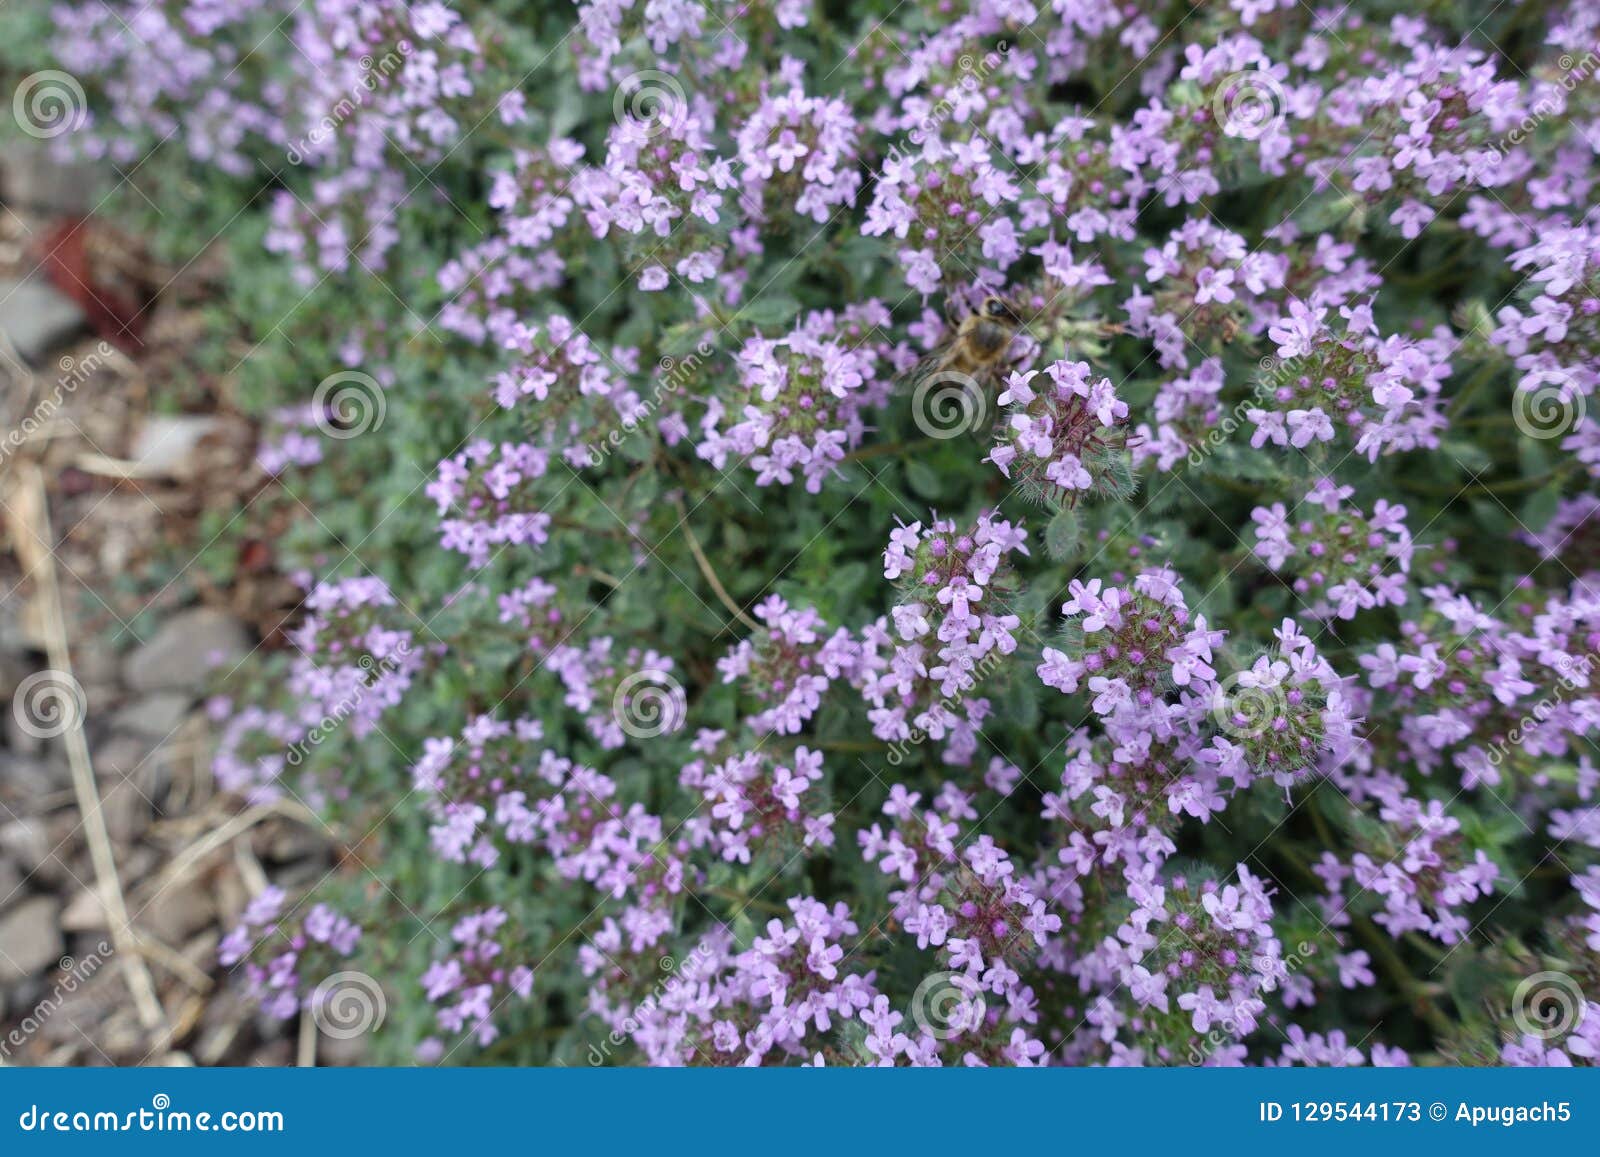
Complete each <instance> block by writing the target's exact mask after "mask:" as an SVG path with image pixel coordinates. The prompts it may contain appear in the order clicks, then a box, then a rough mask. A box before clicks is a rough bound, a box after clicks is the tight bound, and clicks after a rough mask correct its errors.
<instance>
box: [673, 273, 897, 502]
mask: <svg viewBox="0 0 1600 1157" xmlns="http://www.w3.org/2000/svg"><path fill="white" fill-rule="evenodd" d="M875 315H876V316H882V315H883V310H882V307H881V306H877V305H875V304H872V303H869V304H868V305H867V306H865V307H862V308H860V309H854V310H851V311H848V312H847V313H846V314H845V315H844V316H835V315H834V314H833V313H831V312H828V311H823V312H818V313H813V314H809V315H807V317H806V318H805V319H804V320H803V321H802V322H801V323H800V325H799V327H798V328H796V329H795V330H793V331H792V332H791V333H788V334H786V335H785V336H783V337H780V338H764V337H756V338H751V339H750V340H749V341H747V342H745V343H744V346H743V347H742V348H741V349H740V350H739V354H738V358H737V363H738V373H739V391H740V392H739V393H738V394H737V396H736V397H735V398H733V399H731V400H730V401H729V402H728V403H724V402H723V401H722V400H721V399H720V398H716V397H713V398H712V399H711V400H710V402H709V404H708V405H707V407H706V413H705V416H704V417H703V418H702V419H701V423H700V425H701V432H702V437H701V440H700V442H699V444H698V445H697V446H696V450H697V451H698V453H699V454H700V456H701V457H702V458H704V459H705V460H706V461H708V462H710V463H711V464H712V465H713V466H715V467H716V468H717V469H718V470H723V469H725V468H727V466H728V465H729V463H730V462H734V461H737V462H738V463H746V462H747V463H748V464H749V466H750V467H751V469H753V470H755V472H756V483H757V485H760V486H769V485H771V484H772V483H774V482H778V483H781V484H783V485H785V486H787V485H789V484H790V483H792V482H793V481H795V478H796V476H797V475H798V476H799V477H801V478H803V479H804V481H805V488H806V490H807V491H809V492H811V493H813V494H815V493H816V492H817V491H818V490H820V489H821V488H822V483H823V481H824V480H825V479H827V478H828V477H829V476H830V475H832V474H835V473H837V472H838V469H839V463H840V462H842V461H844V457H845V453H846V451H848V450H852V449H854V448H855V447H856V446H858V445H859V444H860V442H861V438H862V436H863V434H864V433H865V432H866V424H865V416H864V415H865V413H866V411H867V409H868V408H869V407H871V406H874V405H878V404H881V402H882V401H883V399H884V396H885V384H884V383H883V382H882V381H880V380H879V379H878V353H877V350H876V347H875V346H874V344H873V343H871V342H869V341H866V340H864V339H865V338H866V336H867V334H868V333H869V332H870V331H869V330H867V329H866V327H868V326H870V325H872V324H874V323H873V321H872V320H871V319H872V318H873V317H874V316H875Z"/></svg>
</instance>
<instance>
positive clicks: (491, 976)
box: [422, 908, 533, 1056]
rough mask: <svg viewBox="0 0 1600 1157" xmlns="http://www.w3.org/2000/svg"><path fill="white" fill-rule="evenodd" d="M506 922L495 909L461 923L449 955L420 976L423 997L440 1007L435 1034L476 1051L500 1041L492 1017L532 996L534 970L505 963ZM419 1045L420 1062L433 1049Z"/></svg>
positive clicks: (454, 931) (510, 934) (453, 930)
mask: <svg viewBox="0 0 1600 1157" xmlns="http://www.w3.org/2000/svg"><path fill="white" fill-rule="evenodd" d="M508 919H509V917H507V916H506V914H505V912H504V911H503V910H501V909H499V908H485V909H483V910H482V911H481V912H472V913H469V914H468V915H466V916H463V917H461V919H459V920H457V921H456V923H455V925H454V926H453V927H452V928H451V929H450V939H451V940H453V941H455V947H454V949H453V950H452V951H451V953H450V955H448V956H446V957H445V958H444V959H443V960H435V961H434V962H433V963H432V964H431V965H429V966H428V970H427V971H426V972H424V973H423V974H422V991H423V995H424V996H426V997H427V999H428V1000H429V1001H431V1002H432V1003H434V1004H436V1005H438V1006H439V1011H438V1021H439V1028H440V1029H442V1030H443V1031H444V1032H447V1033H450V1034H452V1035H461V1034H466V1035H469V1036H470V1037H472V1038H473V1039H474V1040H475V1041H476V1042H477V1043H478V1045H479V1046H480V1047H482V1046H484V1045H488V1044H491V1043H493V1041H494V1039H495V1038H496V1037H498V1036H499V1035H500V1030H499V1029H498V1028H497V1027H496V1026H495V1023H494V1017H495V1014H496V1013H498V1012H499V1011H500V1007H501V1005H503V1004H504V1003H505V1002H506V1001H508V1000H510V999H511V998H512V997H517V998H518V999H520V1000H527V999H529V998H530V997H531V996H532V995H533V969H531V968H529V967H528V966H527V965H526V964H513V963H511V960H510V959H508V958H507V952H508V945H507V942H508V940H513V939H514V933H513V932H511V931H510V930H505V931H502V930H503V929H505V926H506V921H507V920H508ZM512 959H514V957H513V958H512ZM424 1044H425V1046H426V1047H425V1051H424V1053H423V1055H424V1056H426V1055H427V1054H428V1052H431V1051H433V1049H434V1048H436V1047H437V1044H436V1043H433V1044H430V1042H424Z"/></svg>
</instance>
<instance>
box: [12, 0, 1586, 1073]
mask: <svg viewBox="0 0 1600 1157" xmlns="http://www.w3.org/2000/svg"><path fill="white" fill-rule="evenodd" d="M6 19H7V20H9V21H11V22H12V26H13V28H14V29H15V28H22V26H23V25H26V30H25V34H27V35H31V36H32V37H34V39H33V43H35V44H38V43H41V42H44V41H46V40H47V41H48V43H49V44H50V46H51V53H52V55H53V58H54V60H53V65H52V67H51V68H49V69H47V70H38V68H37V58H35V59H34V60H33V61H32V62H31V63H30V64H28V65H26V66H23V65H20V64H19V62H18V61H17V60H15V59H11V60H10V61H9V67H10V68H11V69H12V70H13V71H19V72H25V73H26V75H25V76H21V77H20V78H19V81H18V87H17V89H16V100H15V109H14V111H15V113H16V115H17V117H18V119H19V122H20V123H22V124H23V126H24V128H25V129H30V130H31V135H34V136H42V137H45V138H48V139H50V140H51V141H52V143H53V146H54V147H57V148H60V149H62V150H65V151H69V152H74V153H78V154H85V153H87V154H89V155H92V156H97V157H101V158H104V159H106V160H107V161H108V162H109V163H110V164H111V165H113V166H115V167H116V171H117V172H118V174H119V175H120V176H121V177H122V178H123V180H122V182H121V184H120V185H119V187H118V190H117V194H116V196H115V198H114V208H115V210H116V211H117V212H118V213H119V214H121V215H122V217H123V218H124V219H125V220H127V221H130V222H134V223H137V226H138V227H139V228H141V229H142V230H143V231H144V232H145V234H146V235H148V236H149V237H150V238H151V240H152V244H154V245H156V246H158V247H165V248H166V249H167V250H169V251H170V252H172V253H174V254H178V255H184V256H186V255H188V254H189V253H192V252H193V251H195V250H196V249H197V248H199V247H201V246H207V245H224V246H226V248H227V251H228V256H229V269H230V274H229V291H228V293H227V295H226V297H225V299H224V300H219V301H218V302H217V303H216V305H215V315H216V316H215V325H214V338H213V341H212V343H211V345H210V346H209V347H208V349H207V350H206V351H204V353H203V355H202V358H209V362H208V363H207V364H206V369H207V372H211V373H215V374H219V375H226V376H227V377H229V378H230V379H231V380H232V381H233V382H234V383H235V385H236V389H237V391H238V394H239V396H240V398H241V399H242V401H243V404H244V405H246V406H247V407H248V408H249V409H250V410H251V412H252V413H254V414H255V415H256V416H257V417H258V418H259V421H260V423H261V428H262V442H261V446H260V450H259V455H258V459H259V465H260V468H262V469H263V470H265V471H267V472H268V473H270V474H271V475H273V476H274V477H275V478H276V480H277V484H276V485H275V486H274V487H272V488H270V489H268V490H267V491H264V492H263V496H262V498H261V499H260V502H261V503H263V504H264V505H274V504H275V505H276V506H277V507H278V508H279V509H283V508H292V509H293V510H294V511H295V514H296V517H295V519H294V520H293V530H292V531H291V532H290V533H289V534H288V535H286V536H285V537H283V538H281V539H280V540H278V541H276V542H275V543H274V544H273V549H274V551H275V555H276V558H277V560H278V564H279V565H280V566H282V567H283V568H284V569H285V570H287V571H289V572H290V573H292V574H293V575H294V576H295V578H296V580H297V582H299V584H300V588H301V590H302V591H303V600H302V602H301V604H300V605H299V606H298V607H297V608H296V610H295V612H294V614H293V616H292V618H291V620H290V621H289V622H288V623H286V626H285V631H284V634H283V636H282V638H281V640H279V641H277V642H276V643H275V645H273V646H269V647H265V648H263V649H262V650H261V651H260V652H259V653H258V654H257V655H256V657H255V658H254V659H253V660H252V662H251V663H250V664H249V665H248V666H247V667H246V668H245V669H243V670H241V671H239V672H235V673H233V674H232V675H231V676H230V677H229V678H228V679H227V680H226V681H222V680H219V684H218V686H217V687H216V694H215V698H214V699H213V700H212V703H211V709H212V710H211V713H212V718H213V719H214V721H215V731H216V735H217V750H216V754H215V763H214V770H215V774H216V777H217V780H218V783H219V784H220V785H221V786H222V787H223V788H224V789H225V790H227V791H229V792H233V793H236V794H237V795H238V796H239V797H240V799H241V800H242V801H246V802H251V803H259V802H262V801H267V800H271V799H275V798H282V797H290V798H293V799H296V800H300V801H305V802H307V803H309V804H311V805H312V806H314V807H315V808H316V809H317V810H318V812H319V813H320V814H321V815H322V816H323V817H324V818H325V819H326V820H327V822H328V823H329V824H330V825H332V826H333V827H334V828H335V829H336V830H337V831H339V832H340V833H342V835H341V838H342V839H343V841H344V842H345V844H346V845H347V846H348V848H349V853H348V854H347V855H346V857H345V858H344V861H343V865H342V868H341V869H340V870H338V871H335V872H334V873H331V874H330V875H329V877H328V878H327V879H326V880H324V881H322V882H321V883H320V884H318V885H317V886H316V887H315V888H311V889H309V890H307V889H300V890H297V891H295V892H285V891H283V890H280V889H278V888H276V887H269V888H268V889H267V890H264V891H262V892H261V893H260V894H259V895H257V896H256V898H255V900H254V901H253V902H252V904H251V906H250V908H249V910H248V911H247V912H246V913H245V915H244V918H243V920H242V922H241V923H240V925H239V926H238V928H237V929H236V931H235V932H234V933H233V934H232V935H231V936H230V937H229V938H228V939H227V940H226V941H225V943H224V945H223V948H222V953H223V962H224V963H225V964H227V965H228V966H230V967H231V969H232V971H233V974H234V977H235V980H236V983H238V984H239V985H241V986H244V988H245V989H246V990H248V991H249V992H251V993H252V994H254V995H255V996H257V997H258V998H259V1000H260V1003H261V1007H262V1010H263V1013H264V1014H265V1015H268V1016H271V1017H275V1018H281V1019H285V1020H290V1019H298V1018H301V1017H309V1018H311V1019H312V1020H313V1022H314V1023H315V1024H316V1025H317V1027H318V1029H319V1030H320V1031H322V1032H325V1033H328V1034H330V1035H336V1034H338V1033H345V1032H361V1033H365V1034H368V1035H369V1036H370V1043H371V1047H372V1048H373V1049H374V1050H375V1052H374V1054H373V1055H374V1056H376V1057H377V1058H378V1059H381V1060H384V1061H388V1062H394V1063H408V1062H412V1061H417V1062H421V1063H429V1064H434V1063H448V1064H461V1063H501V1064H548V1063H557V1062H559V1063H564V1064H574V1065H576V1064H641V1063H646V1064H654V1065H755V1064H828V1065H839V1064H843V1065H889V1064H911V1065H936V1064H944V1065H962V1064H967V1065H980V1064H981V1065H1038V1064H1069V1065H1081V1064H1114V1065H1190V1064H1205V1065H1237V1064H1252V1065H1282V1064H1295V1065H1346V1064H1374V1065H1395V1064H1408V1063H1459V1064H1484V1065H1500V1064H1506V1065H1532V1064H1560V1065H1566V1064H1590V1063H1592V1062H1593V1061H1594V1060H1595V1057H1596V1054H1597V1050H1600V1004H1597V1002H1600V854H1597V853H1600V812H1597V810H1596V808H1597V804H1600V800H1597V799H1596V798H1595V797H1596V791H1597V789H1600V770H1597V769H1596V766H1595V764H1594V760H1593V757H1594V749H1593V742H1594V736H1595V730H1596V728H1597V727H1600V694H1597V693H1596V690H1595V680H1596V678H1597V677H1600V676H1597V673H1596V670H1595V659H1596V655H1597V649H1600V580H1597V579H1596V577H1595V572H1596V567H1597V565H1600V563H1597V559H1600V554H1597V552H1596V547H1597V545H1600V521H1597V520H1596V517H1595V514H1596V510H1597V509H1600V500H1597V498H1596V486H1595V479H1596V476H1597V475H1600V426H1597V424H1596V418H1595V416H1594V415H1592V414H1590V413H1589V412H1588V411H1589V404H1590V401H1591V399H1592V397H1593V394H1594V390H1595V386H1596V383H1597V381H1600V377H1597V373H1600V283H1597V281H1596V273H1597V270H1600V216H1597V214H1596V213H1595V211H1594V208H1593V203H1594V197H1593V189H1594V185H1595V181H1596V177H1597V175H1600V167H1597V163H1596V150H1597V148H1600V80H1597V77H1596V73H1597V71H1600V4H1596V3H1593V2H1592V0H1576V2H1574V3H1571V4H1542V3H1524V4H1516V5H1504V6H1502V5H1498V4H1490V3H1483V4H1466V5H1463V4H1445V3H1421V4H1410V5H1400V4H1394V3H1388V2H1386V0H1357V2H1355V3H1350V4H1345V5H1341V4H1338V3H1327V4H1307V3H1303V2H1301V0H1215V2H1206V3H1201V4H1193V5H1191V4H1188V3H1152V2H1148V0H1139V2H1127V3H1114V2H1111V0H1051V2H1049V3H1045V2H1038V3H1031V2H1028V0H972V2H970V3H968V2H965V0H944V2H936V0H914V2H911V3H899V4H891V3H889V2H888V0H871V2H869V3H865V4H859V3H825V4H819V3H813V2H808V0H751V2H748V3H733V2H729V3H700V2H696V0H653V2H651V3H648V4H634V3H632V2H631V0H601V2H596V3H582V4H578V5H577V6H575V7H569V6H567V5H563V4H556V3H551V4H547V5H540V6H530V5H525V4H521V3H512V2H509V0H508V2H505V3H498V2H494V0H461V2H458V3H454V4H445V3H441V2H436V0H428V2H423V3H413V4H409V5H408V4H405V3H401V2H400V0H372V2H367V3H357V2H355V0H307V2H304V3H298V4H295V3H290V2H289V0H249V2H239V3H217V2H215V0H103V2H102V0H92V2H91V0H84V2H81V3H80V2H76V0H66V2H61V3H57V4H56V5H55V6H54V8H53V9H52V10H51V11H50V12H48V13H37V12H30V13H10V14H8V15H7V17H6ZM7 40H8V43H13V44H15V43H18V42H19V40H18V37H15V36H13V37H8V38H7ZM9 51H14V50H8V52H9ZM30 69H31V70H32V71H29V70H30ZM251 518H252V515H251V513H250V512H248V511H240V512H238V513H237V514H235V515H234V516H232V517H226V518H218V519H217V523H216V525H215V526H214V527H213V528H212V529H213V530H214V533H215V535H216V538H217V540H218V541H219V542H221V543H223V544H226V543H228V542H230V541H232V540H233V539H234V538H235V537H236V536H237V535H238V534H239V533H240V532H241V528H242V527H243V526H247V525H249V524H250V520H251ZM233 557H235V555H233V554H230V553H228V552H227V551H225V550H223V549H221V548H220V547H219V548H218V550H216V551H214V552H208V553H206V554H203V555H202V557H201V559H200V560H199V562H198V564H197V565H199V566H201V567H212V568H218V569H220V570H225V569H226V568H227V567H228V566H229V565H231V564H230V561H229V560H230V559H232V558H233Z"/></svg>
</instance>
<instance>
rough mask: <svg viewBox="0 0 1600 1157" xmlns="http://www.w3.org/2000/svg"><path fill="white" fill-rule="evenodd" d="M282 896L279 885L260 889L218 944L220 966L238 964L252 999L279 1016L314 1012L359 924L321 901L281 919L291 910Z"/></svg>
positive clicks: (346, 954) (352, 943)
mask: <svg viewBox="0 0 1600 1157" xmlns="http://www.w3.org/2000/svg"><path fill="white" fill-rule="evenodd" d="M286 900H287V897H286V896H285V895H284V892H283V890H282V889H281V888H276V887H272V886H270V885H269V886H268V887H266V888H264V889H262V891H261V892H260V893H259V894H258V895H257V896H256V897H255V898H254V899H253V900H251V901H250V903H249V905H248V906H247V907H246V908H245V910H244V912H243V913H242V914H241V915H240V917H239V923H238V925H237V926H236V927H235V928H234V929H233V931H232V932H229V933H228V935H227V936H225V937H223V939H222V943H221V944H220V945H218V947H217V959H218V960H219V961H220V963H221V964H222V965H223V967H225V968H234V967H237V966H240V965H242V966H243V971H244V977H245V982H246V988H247V991H248V992H249V994H250V996H251V998H252V999H254V1000H255V1001H257V1002H258V1003H259V1004H260V1005H261V1009H262V1011H263V1012H265V1013H266V1014H267V1015H268V1016H273V1017H277V1018H278V1019H279V1020H289V1019H290V1018H292V1017H294V1016H297V1015H298V1014H299V1013H300V1011H301V1010H302V1009H305V1010H308V1011H315V1010H316V1008H317V1007H318V1002H319V1001H320V1000H324V999H326V998H327V995H328V994H327V993H326V992H325V991H323V989H322V985H323V982H324V981H326V980H327V979H328V978H329V977H330V975H332V974H333V973H335V972H337V971H338V970H339V968H340V967H341V965H340V962H341V961H343V960H345V959H347V958H348V957H350V956H351V955H352V954H353V953H354V952H355V950H356V945H357V944H358V943H359V942H360V940H361V927H360V926H359V925H358V924H356V923H354V922H353V921H351V920H350V919H349V918H348V917H346V916H343V915H340V914H339V913H338V912H336V911H334V910H333V909H332V908H330V907H329V906H328V905H326V904H314V905H312V906H311V907H310V908H308V909H307V910H306V912H305V915H304V916H302V917H301V919H300V922H299V924H298V925H294V924H292V923H286V921H288V920H289V919H290V917H292V916H293V914H294V912H293V909H289V910H287V911H286V910H285V908H284V905H285V902H286Z"/></svg>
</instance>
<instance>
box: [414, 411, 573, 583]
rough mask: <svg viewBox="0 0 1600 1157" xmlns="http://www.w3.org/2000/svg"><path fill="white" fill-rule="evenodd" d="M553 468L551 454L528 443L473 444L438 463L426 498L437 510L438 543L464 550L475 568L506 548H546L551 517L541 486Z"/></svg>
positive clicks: (480, 442) (463, 552) (485, 442)
mask: <svg viewBox="0 0 1600 1157" xmlns="http://www.w3.org/2000/svg"><path fill="white" fill-rule="evenodd" d="M549 469H550V454H549V452H548V451H547V450H543V449H540V448H539V447H537V446H533V445H530V444H528V443H526V442H502V443H500V444H499V445H498V446H496V445H495V444H494V443H493V442H490V441H488V440H487V439H479V440H477V441H474V442H473V443H472V444H471V445H469V446H468V447H467V448H466V449H465V450H463V451H461V453H459V454H457V455H455V456H454V457H453V458H446V459H445V460H444V461H443V462H440V463H439V473H438V477H436V478H434V479H433V480H432V481H430V482H429V483H428V485H427V495H428V497H429V498H431V499H433V501H434V502H435V503H436V504H437V505H438V510H439V541H440V544H441V545H442V546H443V547H444V548H445V549H446V550H455V551H460V552H461V553H462V554H464V555H466V556H467V561H468V562H469V563H470V564H471V565H472V566H473V567H481V566H484V565H486V564H487V563H488V562H489V556H490V554H491V553H492V552H495V551H497V550H499V549H501V548H504V547H507V546H526V545H532V546H535V547H538V546H543V545H544V544H545V543H546V542H548V541H549V538H550V521H551V519H550V515H549V514H548V513H546V512H545V510H544V509H543V508H542V507H541V505H540V502H539V490H538V486H537V483H538V481H539V480H540V479H541V478H543V477H544V476H545V474H546V473H547V472H548V471H549Z"/></svg>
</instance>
